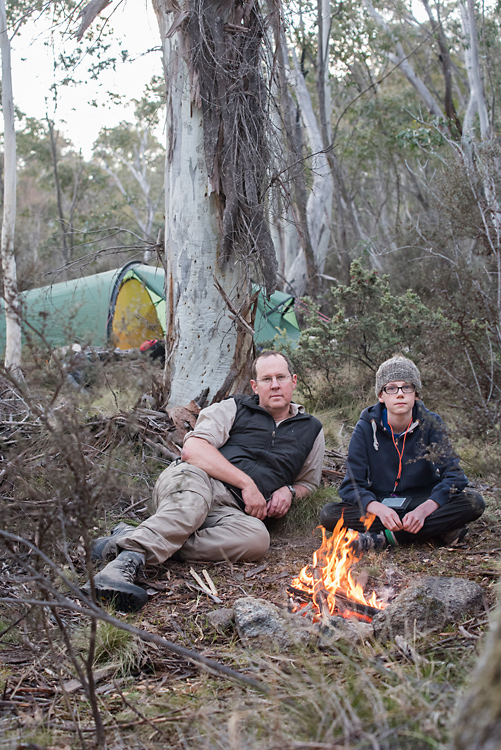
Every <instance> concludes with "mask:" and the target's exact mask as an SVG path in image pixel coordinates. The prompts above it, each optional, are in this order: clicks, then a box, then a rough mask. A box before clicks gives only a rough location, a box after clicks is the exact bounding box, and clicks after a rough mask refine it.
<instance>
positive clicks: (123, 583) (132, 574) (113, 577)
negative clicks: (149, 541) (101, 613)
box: [82, 550, 148, 612]
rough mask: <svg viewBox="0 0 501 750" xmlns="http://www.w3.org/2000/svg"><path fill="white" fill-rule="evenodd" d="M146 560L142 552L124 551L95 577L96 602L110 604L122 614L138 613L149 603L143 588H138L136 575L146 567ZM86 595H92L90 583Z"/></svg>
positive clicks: (84, 589) (87, 585)
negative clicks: (135, 581)
mask: <svg viewBox="0 0 501 750" xmlns="http://www.w3.org/2000/svg"><path fill="white" fill-rule="evenodd" d="M144 563H145V558H144V555H143V554H141V552H131V551H129V550H123V552H120V554H119V555H118V557H116V558H115V559H114V560H112V561H111V562H110V563H108V565H107V566H106V567H105V568H103V569H102V571H101V572H100V573H97V575H95V576H94V586H95V588H96V600H97V601H102V602H110V603H111V604H113V606H114V607H115V609H118V610H120V612H137V610H138V609H141V607H143V606H144V605H145V604H146V602H147V601H148V594H147V593H146V591H145V590H144V589H142V588H141V586H136V585H135V583H134V580H135V578H136V574H137V573H138V572H139V571H140V570H141V568H143V567H144ZM82 591H83V593H84V594H87V595H90V593H91V588H90V581H88V582H87V583H86V584H85V586H83V588H82Z"/></svg>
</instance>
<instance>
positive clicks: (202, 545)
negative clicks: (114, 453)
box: [119, 462, 270, 565]
mask: <svg viewBox="0 0 501 750" xmlns="http://www.w3.org/2000/svg"><path fill="white" fill-rule="evenodd" d="M150 511H151V513H152V515H151V516H150V518H148V519H147V520H146V521H143V522H142V523H141V524H140V525H139V526H138V527H137V528H136V529H135V530H134V531H133V532H131V534H129V535H128V536H124V537H120V545H119V546H120V547H121V548H122V549H127V550H133V551H136V552H143V553H145V554H146V562H147V563H148V564H150V565H158V564H160V563H163V562H165V560H167V559H168V558H169V557H171V555H173V554H174V553H175V552H178V551H179V557H180V558H181V560H185V561H187V562H218V561H221V560H229V561H230V562H236V561H237V560H242V561H245V562H251V561H255V560H260V559H261V558H262V557H263V555H264V554H265V553H266V552H267V550H268V547H269V546H270V536H269V533H268V530H267V528H266V526H265V525H264V523H263V522H262V521H260V520H259V519H258V518H253V517H252V516H248V515H246V514H245V513H244V512H243V510H241V509H240V507H239V505H238V503H237V501H236V500H235V498H234V497H233V495H232V494H231V492H230V491H229V490H228V489H227V488H226V487H225V486H224V484H222V482H219V481H218V480H216V479H211V477H209V475H208V474H207V473H206V472H205V471H203V470H202V469H199V468H198V467H196V466H192V465H191V464H188V463H184V462H181V463H178V464H175V465H174V464H172V465H171V466H169V467H168V468H167V469H165V471H163V472H162V473H161V474H160V476H159V477H158V479H157V482H156V484H155V487H154V488H153V495H152V499H151V503H150Z"/></svg>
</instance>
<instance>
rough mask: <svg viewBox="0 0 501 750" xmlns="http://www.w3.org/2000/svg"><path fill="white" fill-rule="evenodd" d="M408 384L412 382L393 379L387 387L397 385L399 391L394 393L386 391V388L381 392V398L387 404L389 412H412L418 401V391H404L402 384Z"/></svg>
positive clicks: (402, 414) (399, 414) (398, 413)
mask: <svg viewBox="0 0 501 750" xmlns="http://www.w3.org/2000/svg"><path fill="white" fill-rule="evenodd" d="M406 385H407V386H408V385H410V383H408V382H406V381H405V380H392V381H391V383H387V384H386V386H385V388H391V387H392V386H393V387H396V388H398V390H397V392H396V393H394V394H390V393H386V392H385V391H384V390H383V391H381V393H380V394H379V400H380V402H381V403H382V404H384V405H385V406H386V409H387V411H388V414H392V415H395V416H397V415H398V416H405V415H407V414H412V407H413V406H414V404H415V403H416V401H417V399H418V396H417V395H416V392H415V391H413V392H412V393H404V392H403V391H402V388H401V386H406Z"/></svg>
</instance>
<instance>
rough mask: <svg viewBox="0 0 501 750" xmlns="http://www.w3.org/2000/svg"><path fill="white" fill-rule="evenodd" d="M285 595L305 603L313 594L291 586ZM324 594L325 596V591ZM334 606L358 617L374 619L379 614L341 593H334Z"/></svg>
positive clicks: (310, 599) (376, 610) (374, 608)
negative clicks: (363, 616) (358, 615)
mask: <svg viewBox="0 0 501 750" xmlns="http://www.w3.org/2000/svg"><path fill="white" fill-rule="evenodd" d="M324 591H325V590H324ZM287 593H288V594H289V595H290V596H292V597H293V598H294V597H295V598H296V599H302V600H303V601H306V602H309V601H313V594H312V593H311V592H310V591H305V590H304V589H298V588H296V587H295V586H292V585H291V586H287ZM325 593H326V594H327V592H326V591H325ZM336 606H338V607H339V608H340V609H342V610H344V611H346V610H347V611H349V612H355V613H357V614H360V615H365V616H366V617H374V615H377V614H378V612H381V610H380V609H377V608H376V607H371V606H370V605H369V604H362V603H361V602H357V601H355V600H354V599H350V597H349V596H347V595H346V594H345V593H344V592H343V591H336Z"/></svg>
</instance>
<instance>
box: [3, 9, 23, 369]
mask: <svg viewBox="0 0 501 750" xmlns="http://www.w3.org/2000/svg"><path fill="white" fill-rule="evenodd" d="M0 49H1V54H2V108H3V119H4V204H3V221H2V238H1V245H2V271H3V297H4V300H5V318H6V326H5V359H4V363H5V367H6V369H8V370H10V371H11V372H12V373H14V374H15V373H18V374H20V367H21V323H20V307H19V295H18V290H17V271H16V258H15V255H14V235H15V228H16V131H15V129H14V98H13V94H12V72H11V55H10V40H9V36H8V33H7V14H6V10H5V0H0Z"/></svg>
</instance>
